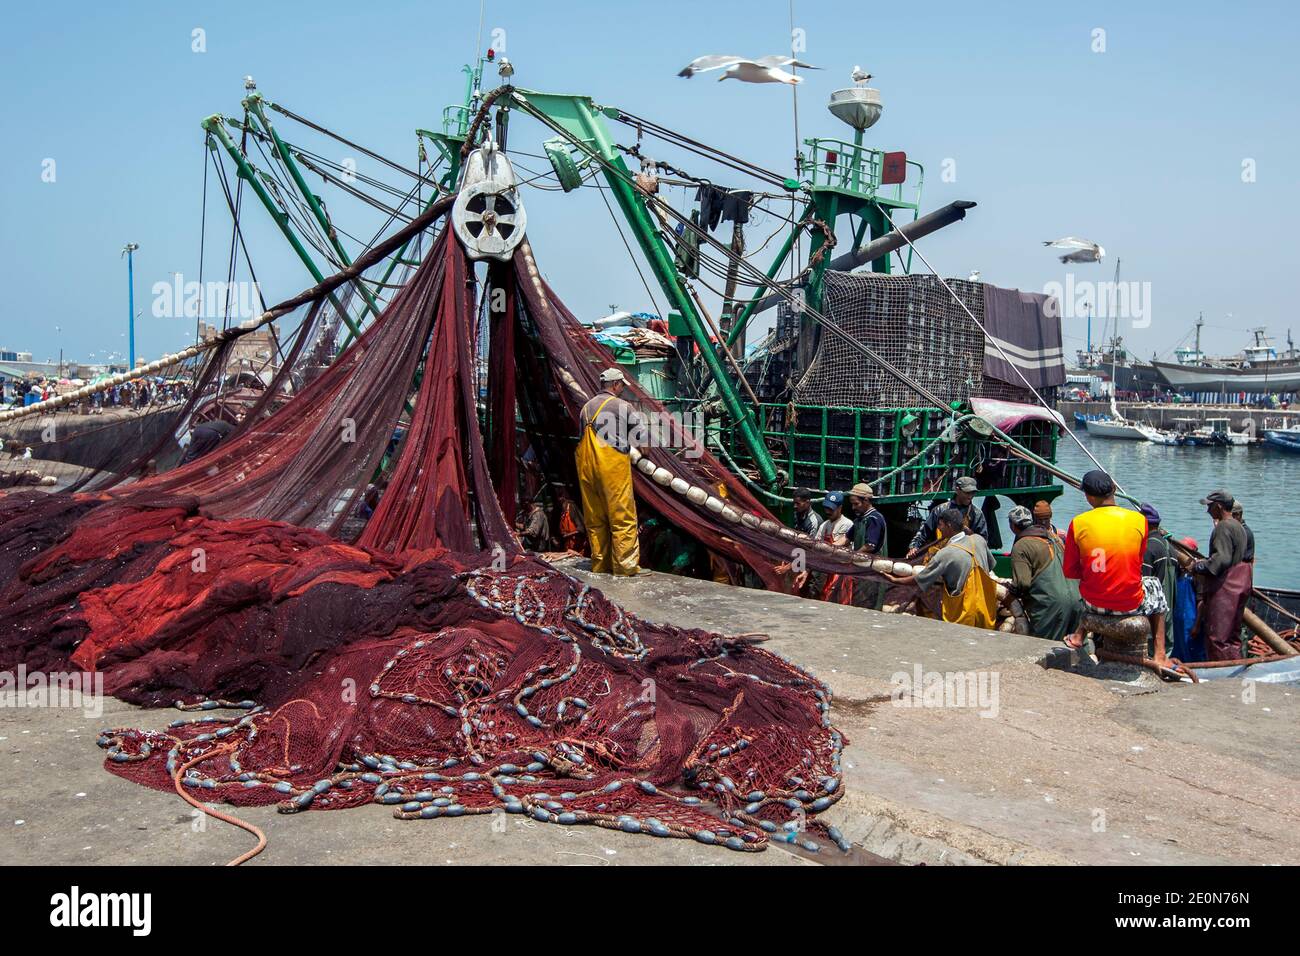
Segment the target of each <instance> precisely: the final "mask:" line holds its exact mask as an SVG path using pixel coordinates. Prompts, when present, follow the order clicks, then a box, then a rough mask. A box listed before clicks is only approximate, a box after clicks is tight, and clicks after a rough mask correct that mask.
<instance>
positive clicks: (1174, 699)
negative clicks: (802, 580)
mask: <svg viewBox="0 0 1300 956" xmlns="http://www.w3.org/2000/svg"><path fill="white" fill-rule="evenodd" d="M561 566H563V567H564V568H565V569H566V570H567V571H569V572H570V573H573V574H576V575H578V576H585V577H588V578H589V579H590V580H592V581H593V582H594V583H597V584H598V585H599V586H600V587H601V588H602V589H603V590H605V592H606V593H607V594H608V595H609V596H610V597H611V598H613V599H614V600H615V601H618V602H620V603H622V604H623V605H624V606H625V607H626V608H628V609H629V610H631V611H633V612H634V613H636V614H638V615H640V616H642V617H644V618H647V619H651V620H657V621H667V622H671V623H676V624H681V625H690V626H697V627H704V628H712V629H716V630H719V631H724V632H728V633H745V632H761V633H764V634H767V635H769V640H768V641H767V643H766V645H765V646H766V647H768V648H769V649H771V650H773V651H776V652H777V653H780V654H783V655H784V656H786V657H789V658H790V659H792V660H794V661H796V662H797V663H799V664H801V665H803V666H804V667H806V668H808V669H809V670H811V671H812V672H813V673H815V674H816V675H817V676H818V677H820V678H821V679H823V680H824V681H826V682H827V683H828V684H829V685H830V687H831V689H832V691H833V693H834V704H833V708H832V720H833V722H834V723H835V725H836V726H837V727H839V728H840V729H841V730H842V731H843V732H844V733H845V734H846V736H847V737H848V739H849V746H848V747H847V749H846V751H845V755H844V772H845V785H846V796H845V798H844V799H843V800H841V801H840V802H839V803H838V804H836V805H835V806H834V807H832V808H831V809H830V810H829V811H827V813H826V814H824V815H823V816H824V818H825V819H827V820H828V822H831V823H834V824H836V825H837V826H838V827H839V828H840V829H841V830H842V831H843V832H844V834H845V836H847V837H848V838H849V839H850V840H852V841H853V842H854V843H855V844H857V845H858V846H860V847H861V848H862V849H863V850H865V851H867V853H869V854H876V855H878V856H880V857H884V858H886V859H888V860H892V861H896V862H900V863H904V864H912V863H928V864H931V865H935V864H984V863H988V864H1035V863H1063V864H1068V863H1074V864H1101V863H1110V864H1131V865H1132V864H1135V865H1144V864H1145V865H1152V864H1204V863H1210V864H1217V863H1246V864H1258V863H1278V864H1297V863H1300V759H1297V758H1298V756H1300V748H1298V747H1297V745H1296V742H1295V728H1296V722H1297V718H1298V717H1300V688H1295V687H1288V686H1282V685H1269V684H1257V683H1254V682H1251V683H1250V684H1249V685H1245V684H1243V682H1241V681H1218V682H1213V683H1205V684H1202V685H1199V686H1190V685H1187V684H1160V683H1159V682H1157V681H1155V680H1154V679H1141V680H1136V681H1133V680H1104V679H1099V678H1096V677H1088V676H1081V675H1079V674H1076V673H1070V672H1067V671H1062V670H1054V669H1045V668H1044V667H1043V666H1042V664H1041V663H1040V662H1041V661H1042V659H1043V657H1044V655H1045V654H1046V653H1047V652H1048V651H1049V650H1052V649H1053V645H1051V644H1049V643H1048V642H1045V641H1041V640H1038V639H1036V638H1030V637H1021V636H1017V635H1009V634H1000V633H994V632H987V631H979V630H974V629H971V628H965V627H959V626H955V625H946V624H942V623H939V622H935V621H927V620H921V619H917V618H911V617H904V616H897V615H887V614H877V613H875V612H871V611H862V610H858V609H854V608H845V607H839V606H835V605H827V604H823V603H820V602H813V601H805V600H801V599H799V598H792V597H787V596H784V595H779V594H771V593H766V592H759V591H752V590H746V589H742V588H729V587H726V586H722V585H717V584H713V583H710V582H704V581H697V580H690V579H684V578H678V577H672V576H668V575H661V574H644V575H642V576H639V577H637V578H635V579H610V578H609V577H606V576H604V575H599V576H592V575H589V574H588V573H587V572H586V570H585V565H584V563H582V562H576V561H572V560H566V561H564V562H561ZM918 666H919V667H920V669H921V671H922V672H926V673H930V672H938V673H970V672H975V673H976V674H977V675H979V674H983V675H985V677H984V681H985V686H987V687H988V688H990V689H991V690H992V691H993V694H992V696H991V697H988V698H985V699H982V700H981V701H978V702H977V701H966V702H964V703H965V704H967V705H968V706H935V707H930V706H911V707H904V706H900V705H899V704H898V703H897V702H895V701H893V700H891V690H892V688H893V685H892V684H891V678H892V677H893V676H894V675H895V674H898V673H906V674H909V675H911V674H913V673H914V672H915V668H917V667H918ZM106 708H107V709H106V712H105V713H104V714H103V715H101V716H97V717H85V716H83V715H82V714H81V712H80V711H77V710H71V709H64V710H56V709H30V708H12V707H6V708H2V709H0V781H3V783H0V861H3V862H5V863H11V864H33V863H38V864H67V863H81V864H97V863H115V864H157V863H183V864H194V865H212V864H221V863H225V862H226V861H227V860H229V859H231V858H233V857H234V856H237V855H238V854H239V853H241V852H243V851H244V850H246V849H249V848H250V847H251V846H252V845H253V841H252V839H251V838H250V837H249V835H248V834H246V833H244V832H242V831H240V830H237V829H234V828H232V827H230V826H227V825H225V824H222V823H219V822H217V821H214V820H211V819H205V818H203V817H202V815H201V814H197V813H196V812H195V811H192V810H191V808H190V807H189V806H188V805H186V804H184V803H183V802H182V801H181V800H180V799H179V798H177V797H175V796H171V795H168V794H165V793H158V792H155V791H151V790H146V789H144V788H142V787H139V786H136V785H134V784H131V783H128V782H126V781H124V780H121V779H119V778H117V777H114V776H112V775H111V774H109V773H107V772H106V771H104V770H103V769H102V766H101V763H102V756H103V754H102V751H101V750H99V748H98V747H96V746H95V735H96V733H97V731H98V730H99V728H101V727H103V726H110V725H118V726H122V725H128V726H150V727H161V726H163V725H165V724H166V723H167V722H169V721H170V720H172V719H173V718H174V717H175V712H173V711H157V710H155V711H149V710H143V709H140V708H136V707H131V706H128V705H125V704H121V703H120V702H117V701H113V700H110V701H107V702H106ZM238 815H239V816H241V817H242V818H244V819H246V820H248V821H250V822H252V823H254V824H257V825H258V826H260V827H262V828H263V829H264V830H265V831H266V833H267V836H268V838H269V840H270V843H269V846H268V848H267V850H266V851H265V852H264V853H263V854H262V855H261V856H259V857H258V858H256V860H254V861H253V864H252V865H264V864H276V863H299V864H302V863H309V864H315V865H320V864H330V863H404V862H406V863H424V864H428V863H434V864H485V863H492V864H516V863H522V864H528V863H532V864H561V865H574V864H576V865H594V866H608V865H619V864H623V865H627V864H652V863H658V864H682V865H702V864H703V865H749V866H753V865H758V866H770V865H777V866H780V865H809V864H815V863H819V862H820V863H828V864H830V863H837V862H842V861H843V859H844V858H843V857H842V855H841V854H839V852H838V851H837V850H834V849H833V848H831V847H829V846H828V847H826V848H824V849H823V850H822V851H821V853H819V854H815V855H810V854H804V853H796V852H794V851H791V850H787V849H785V848H783V847H776V846H774V847H772V848H770V849H768V850H767V851H765V852H762V853H737V852H734V851H729V850H725V849H720V848H714V847H706V846H703V845H701V844H698V843H695V842H693V841H686V840H661V839H654V838H651V837H639V836H630V835H626V834H622V833H617V832H613V831H609V830H604V829H600V828H596V827H560V826H556V825H550V824H540V823H535V822H533V821H528V820H522V819H519V818H515V817H506V816H504V815H496V816H484V817H469V818H460V819H453V820H437V821H429V822H424V821H412V822H407V821H400V820H395V819H393V818H392V816H391V812H390V811H389V809H388V808H384V807H379V806H371V807H364V808H361V809H357V810H348V811H340V812H332V813H331V812H316V813H302V814H295V815H282V814H278V813H276V812H275V810H274V809H273V808H257V809H243V810H240V811H239V812H238Z"/></svg>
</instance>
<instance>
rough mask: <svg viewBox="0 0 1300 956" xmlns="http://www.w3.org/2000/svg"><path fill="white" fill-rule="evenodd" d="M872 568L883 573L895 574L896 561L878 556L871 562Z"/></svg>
mask: <svg viewBox="0 0 1300 956" xmlns="http://www.w3.org/2000/svg"><path fill="white" fill-rule="evenodd" d="M871 569H872V570H873V571H880V572H881V573H883V574H893V573H894V562H893V561H890V560H889V559H888V558H876V559H875V560H874V561H872V562H871Z"/></svg>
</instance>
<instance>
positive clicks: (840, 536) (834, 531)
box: [816, 491, 853, 604]
mask: <svg viewBox="0 0 1300 956" xmlns="http://www.w3.org/2000/svg"><path fill="white" fill-rule="evenodd" d="M822 504H823V505H824V506H825V508H826V520H825V521H823V522H822V523H821V527H820V528H818V529H817V534H816V538H817V540H818V541H825V542H826V543H827V544H833V545H836V546H837V547H841V548H846V547H848V544H849V535H851V534H853V521H852V520H851V519H849V518H848V517H846V516H845V514H844V492H842V491H831V492H828V493H827V495H826V497H825V498H823V499H822ZM820 597H821V599H822V600H823V601H833V602H835V603H836V604H852V603H853V578H851V577H849V576H848V575H846V574H828V575H827V576H826V583H825V584H824V585H822V589H821V594H820Z"/></svg>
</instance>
